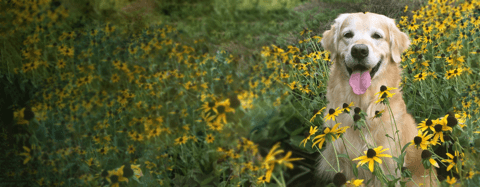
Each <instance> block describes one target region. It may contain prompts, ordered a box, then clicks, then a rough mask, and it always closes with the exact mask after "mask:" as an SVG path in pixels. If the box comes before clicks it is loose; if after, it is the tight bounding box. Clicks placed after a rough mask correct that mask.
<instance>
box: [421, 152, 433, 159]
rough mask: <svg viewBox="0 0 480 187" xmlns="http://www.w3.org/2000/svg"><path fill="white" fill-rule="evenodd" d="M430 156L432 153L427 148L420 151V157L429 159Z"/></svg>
mask: <svg viewBox="0 0 480 187" xmlns="http://www.w3.org/2000/svg"><path fill="white" fill-rule="evenodd" d="M430 157H432V153H431V152H430V151H429V150H423V151H422V159H429V158H430Z"/></svg>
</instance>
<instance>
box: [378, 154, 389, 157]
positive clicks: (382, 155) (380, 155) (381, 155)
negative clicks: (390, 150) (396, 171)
mask: <svg viewBox="0 0 480 187" xmlns="http://www.w3.org/2000/svg"><path fill="white" fill-rule="evenodd" d="M377 157H388V158H392V155H387V154H377Z"/></svg>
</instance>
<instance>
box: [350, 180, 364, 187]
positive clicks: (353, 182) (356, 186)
mask: <svg viewBox="0 0 480 187" xmlns="http://www.w3.org/2000/svg"><path fill="white" fill-rule="evenodd" d="M363 181H364V179H355V180H354V179H352V180H349V181H347V186H349V187H350V186H351V187H353V186H354V187H359V186H363Z"/></svg>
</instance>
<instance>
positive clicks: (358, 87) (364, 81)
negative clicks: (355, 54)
mask: <svg viewBox="0 0 480 187" xmlns="http://www.w3.org/2000/svg"><path fill="white" fill-rule="evenodd" d="M371 81H372V79H371V77H370V72H368V71H365V72H363V74H362V75H360V73H354V74H352V76H350V80H349V81H348V82H349V83H350V86H351V87H352V90H353V93H355V94H357V95H362V94H364V93H365V92H366V91H367V89H368V87H369V86H370V84H371Z"/></svg>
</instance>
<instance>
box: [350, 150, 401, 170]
mask: <svg viewBox="0 0 480 187" xmlns="http://www.w3.org/2000/svg"><path fill="white" fill-rule="evenodd" d="M382 148H383V147H382V146H379V147H377V148H374V149H368V150H367V151H364V152H363V153H364V154H365V156H360V157H358V158H355V159H353V161H356V160H360V162H358V164H357V168H358V167H359V166H362V165H364V164H366V163H368V169H369V170H370V171H371V172H373V169H374V167H373V166H374V164H375V162H378V163H379V164H382V160H381V159H380V158H379V157H389V158H391V157H392V156H391V155H388V154H380V153H382V152H384V151H387V150H389V149H388V148H386V149H384V150H382Z"/></svg>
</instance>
